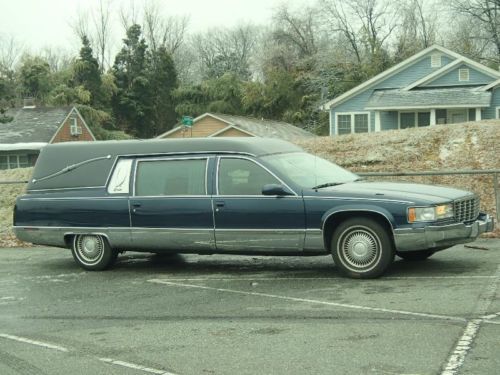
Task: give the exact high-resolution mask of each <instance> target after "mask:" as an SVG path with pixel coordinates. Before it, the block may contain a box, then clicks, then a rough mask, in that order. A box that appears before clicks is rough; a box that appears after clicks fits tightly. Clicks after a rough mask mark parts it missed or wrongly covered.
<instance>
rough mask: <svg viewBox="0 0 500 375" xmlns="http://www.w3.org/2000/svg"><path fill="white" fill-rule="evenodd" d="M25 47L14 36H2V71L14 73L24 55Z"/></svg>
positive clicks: (0, 44) (0, 45) (0, 54)
mask: <svg viewBox="0 0 500 375" xmlns="http://www.w3.org/2000/svg"><path fill="white" fill-rule="evenodd" d="M23 50H24V46H23V44H22V43H20V42H19V41H18V40H17V39H16V38H14V36H12V35H6V36H1V35H0V70H4V71H12V70H14V66H15V64H16V63H17V61H18V60H19V57H20V56H21V55H22V53H23Z"/></svg>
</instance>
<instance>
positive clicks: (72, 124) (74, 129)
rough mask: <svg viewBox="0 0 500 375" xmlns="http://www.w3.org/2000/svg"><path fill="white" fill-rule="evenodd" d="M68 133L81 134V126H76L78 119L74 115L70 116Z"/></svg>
mask: <svg viewBox="0 0 500 375" xmlns="http://www.w3.org/2000/svg"><path fill="white" fill-rule="evenodd" d="M69 121H70V133H71V135H74V136H78V135H80V134H82V127H81V126H78V120H77V119H76V117H70V119H69Z"/></svg>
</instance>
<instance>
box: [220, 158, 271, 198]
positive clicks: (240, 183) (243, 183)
mask: <svg viewBox="0 0 500 375" xmlns="http://www.w3.org/2000/svg"><path fill="white" fill-rule="evenodd" d="M279 183H280V182H279V181H278V180H277V179H276V178H275V177H274V176H273V175H271V174H270V173H269V172H268V171H266V170H265V169H264V168H262V167H261V166H259V165H257V164H255V163H254V162H252V161H250V160H245V159H230V158H222V159H221V161H220V164H219V194H220V195H262V187H263V186H264V185H266V184H279Z"/></svg>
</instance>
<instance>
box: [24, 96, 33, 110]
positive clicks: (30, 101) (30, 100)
mask: <svg viewBox="0 0 500 375" xmlns="http://www.w3.org/2000/svg"><path fill="white" fill-rule="evenodd" d="M23 102H24V103H23V109H31V108H36V104H35V98H24V99H23Z"/></svg>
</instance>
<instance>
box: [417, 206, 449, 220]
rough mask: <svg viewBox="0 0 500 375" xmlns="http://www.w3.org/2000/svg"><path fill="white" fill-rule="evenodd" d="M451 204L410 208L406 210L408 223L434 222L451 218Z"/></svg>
mask: <svg viewBox="0 0 500 375" xmlns="http://www.w3.org/2000/svg"><path fill="white" fill-rule="evenodd" d="M453 216H454V213H453V204H441V205H439V206H431V207H410V208H409V209H408V222H409V223H414V222H418V221H436V220H441V219H447V218H450V217H453Z"/></svg>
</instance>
